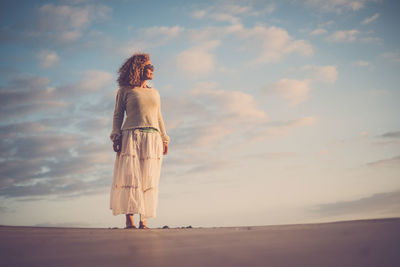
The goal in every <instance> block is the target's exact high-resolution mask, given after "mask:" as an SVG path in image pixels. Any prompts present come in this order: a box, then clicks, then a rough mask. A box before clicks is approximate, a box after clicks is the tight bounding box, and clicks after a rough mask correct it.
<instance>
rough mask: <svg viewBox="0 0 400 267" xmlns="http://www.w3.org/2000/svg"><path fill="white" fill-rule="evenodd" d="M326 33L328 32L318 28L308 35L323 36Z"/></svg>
mask: <svg viewBox="0 0 400 267" xmlns="http://www.w3.org/2000/svg"><path fill="white" fill-rule="evenodd" d="M327 32H328V31H327V30H325V29H322V28H318V29H315V30H313V31H312V32H311V33H310V35H321V34H324V33H327Z"/></svg>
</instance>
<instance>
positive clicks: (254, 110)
mask: <svg viewBox="0 0 400 267" xmlns="http://www.w3.org/2000/svg"><path fill="white" fill-rule="evenodd" d="M193 95H195V96H197V97H202V98H203V100H205V101H204V102H205V103H211V102H214V104H215V105H216V106H221V107H223V108H224V110H222V112H223V113H229V114H232V115H233V116H235V117H237V118H240V119H244V120H249V121H250V120H268V116H267V115H266V114H265V112H264V111H262V110H260V109H259V108H258V107H257V103H256V101H255V99H254V97H253V96H252V95H249V94H246V93H243V92H240V91H224V90H216V89H203V88H202V89H195V90H193Z"/></svg>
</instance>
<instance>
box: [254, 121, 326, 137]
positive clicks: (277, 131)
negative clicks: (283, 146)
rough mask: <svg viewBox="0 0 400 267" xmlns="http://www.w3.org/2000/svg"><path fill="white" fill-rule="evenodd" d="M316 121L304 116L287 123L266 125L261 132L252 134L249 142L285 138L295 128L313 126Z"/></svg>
mask: <svg viewBox="0 0 400 267" xmlns="http://www.w3.org/2000/svg"><path fill="white" fill-rule="evenodd" d="M317 120H318V119H317V117H315V116H305V117H301V118H299V119H295V120H291V121H287V122H280V123H278V124H277V125H267V126H266V127H265V128H264V129H263V130H262V131H260V132H258V133H256V134H253V135H252V137H251V141H258V140H262V139H264V138H266V137H270V136H275V137H279V136H285V135H288V134H289V133H290V132H291V131H292V130H294V129H296V128H300V127H304V126H311V125H314V124H316V123H317Z"/></svg>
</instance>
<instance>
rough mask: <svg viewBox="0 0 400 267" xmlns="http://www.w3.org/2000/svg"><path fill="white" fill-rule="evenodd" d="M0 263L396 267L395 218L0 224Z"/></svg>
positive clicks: (399, 245) (399, 240)
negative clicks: (127, 225)
mask: <svg viewBox="0 0 400 267" xmlns="http://www.w3.org/2000/svg"><path fill="white" fill-rule="evenodd" d="M0 251H1V254H0V266H271V267H280V266H290V267H300V266H304V267H312V266H318V267H329V266H335V267H344V266H351V267H356V266H362V267H366V266H376V267H391V266H393V267H398V266H400V218H391V219H376V220H359V221H346V222H334V223H320V224H297V225H279V226H256V227H218V228H192V229H149V230H135V229H129V230H128V229H101V228H52V227H18V226H1V227H0Z"/></svg>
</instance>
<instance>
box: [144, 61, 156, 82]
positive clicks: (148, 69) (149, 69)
mask: <svg viewBox="0 0 400 267" xmlns="http://www.w3.org/2000/svg"><path fill="white" fill-rule="evenodd" d="M144 65H145V67H144V69H143V80H153V72H154V68H153V65H151V61H150V60H149V61H147V62H146V63H145V64H144Z"/></svg>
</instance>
